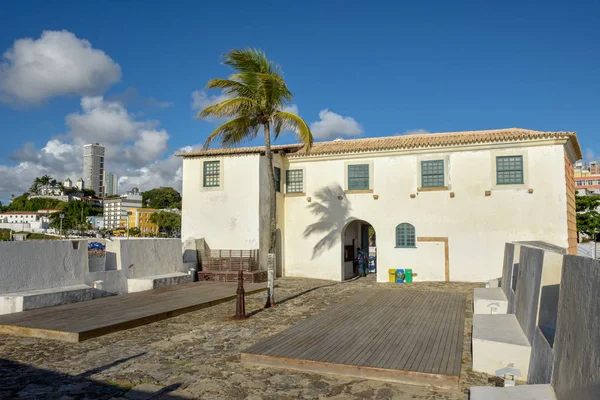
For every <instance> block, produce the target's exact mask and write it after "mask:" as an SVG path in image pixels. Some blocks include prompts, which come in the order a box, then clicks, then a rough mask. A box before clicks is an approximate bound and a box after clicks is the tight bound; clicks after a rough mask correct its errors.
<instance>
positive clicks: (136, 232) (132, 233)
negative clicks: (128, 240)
mask: <svg viewBox="0 0 600 400" xmlns="http://www.w3.org/2000/svg"><path fill="white" fill-rule="evenodd" d="M141 233H142V231H141V230H140V228H138V227H137V226H134V227H133V228H129V236H133V237H137V236H140V234H141Z"/></svg>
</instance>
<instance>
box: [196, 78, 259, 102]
mask: <svg viewBox="0 0 600 400" xmlns="http://www.w3.org/2000/svg"><path fill="white" fill-rule="evenodd" d="M206 88H207V89H221V90H222V91H223V93H225V94H227V95H229V96H231V97H252V90H251V88H250V87H249V86H247V85H246V84H244V83H243V82H241V81H239V80H232V79H221V78H216V79H211V80H210V81H209V82H208V83H207V84H206Z"/></svg>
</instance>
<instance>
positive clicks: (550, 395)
mask: <svg viewBox="0 0 600 400" xmlns="http://www.w3.org/2000/svg"><path fill="white" fill-rule="evenodd" d="M470 400H556V395H555V394H554V389H553V388H552V386H551V385H523V386H513V387H489V386H475V387H472V388H471V397H470Z"/></svg>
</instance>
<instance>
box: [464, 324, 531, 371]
mask: <svg viewBox="0 0 600 400" xmlns="http://www.w3.org/2000/svg"><path fill="white" fill-rule="evenodd" d="M530 357H531V345H530V343H529V340H527V337H526V336H525V333H523V330H522V329H521V325H519V321H517V317H516V316H515V315H514V314H498V315H483V314H478V315H473V370H474V371H477V372H485V373H486V374H489V375H496V376H504V373H505V372H506V371H507V370H508V369H510V370H516V371H517V372H518V373H515V375H516V377H517V379H518V380H521V381H527V373H528V371H529V359H530Z"/></svg>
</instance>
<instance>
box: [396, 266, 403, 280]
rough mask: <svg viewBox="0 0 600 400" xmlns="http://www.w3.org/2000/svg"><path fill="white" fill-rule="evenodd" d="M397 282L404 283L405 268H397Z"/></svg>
mask: <svg viewBox="0 0 600 400" xmlns="http://www.w3.org/2000/svg"><path fill="white" fill-rule="evenodd" d="M396 283H404V270H403V269H397V270H396Z"/></svg>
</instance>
